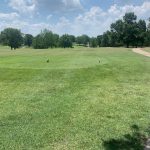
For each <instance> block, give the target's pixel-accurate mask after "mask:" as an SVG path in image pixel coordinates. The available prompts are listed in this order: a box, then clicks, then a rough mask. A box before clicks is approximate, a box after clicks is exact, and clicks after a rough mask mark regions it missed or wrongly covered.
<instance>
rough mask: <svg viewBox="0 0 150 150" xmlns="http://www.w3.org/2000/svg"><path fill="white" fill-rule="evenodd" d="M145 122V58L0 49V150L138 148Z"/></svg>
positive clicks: (149, 116)
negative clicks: (139, 133)
mask: <svg viewBox="0 0 150 150" xmlns="http://www.w3.org/2000/svg"><path fill="white" fill-rule="evenodd" d="M47 59H49V60H50V62H49V63H46V60H47ZM99 61H100V63H99ZM149 125H150V58H148V57H144V56H141V55H138V54H135V53H133V52H132V51H131V50H130V49H125V48H97V49H92V48H74V49H49V50H33V49H25V48H22V49H19V50H16V51H11V50H10V49H9V48H7V47H0V149H6V150H9V149H14V150H19V149H20V150H22V149H26V150H30V149H36V150H51V149H52V150H53V149H54V150H104V149H106V150H113V149H114V150H122V149H123V148H126V149H124V150H130V148H135V149H136V150H140V149H141V147H140V146H142V145H140V142H139V140H140V139H139V138H138V136H139V135H138V134H137V132H141V133H142V134H143V135H148V134H149V133H148V130H147V129H148V128H149ZM135 130H136V131H135ZM127 134H128V136H127ZM112 139H114V140H112ZM128 140H129V141H131V142H128ZM117 142H119V143H120V144H118V143H117ZM119 148H120V149H119Z"/></svg>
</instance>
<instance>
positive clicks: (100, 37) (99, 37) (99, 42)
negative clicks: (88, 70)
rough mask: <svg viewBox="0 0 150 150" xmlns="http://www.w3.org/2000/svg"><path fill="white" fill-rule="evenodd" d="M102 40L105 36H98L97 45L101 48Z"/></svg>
mask: <svg viewBox="0 0 150 150" xmlns="http://www.w3.org/2000/svg"><path fill="white" fill-rule="evenodd" d="M102 38H103V35H98V36H97V45H98V46H99V47H101V46H102Z"/></svg>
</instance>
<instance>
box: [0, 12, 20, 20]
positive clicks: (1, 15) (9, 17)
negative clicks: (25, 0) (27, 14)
mask: <svg viewBox="0 0 150 150" xmlns="http://www.w3.org/2000/svg"><path fill="white" fill-rule="evenodd" d="M19 17H20V16H19V14H18V13H16V12H13V13H0V19H1V20H3V21H11V20H14V19H18V18H19Z"/></svg>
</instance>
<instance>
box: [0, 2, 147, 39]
mask: <svg viewBox="0 0 150 150" xmlns="http://www.w3.org/2000/svg"><path fill="white" fill-rule="evenodd" d="M130 11H134V12H135V13H136V15H137V16H138V18H143V19H146V20H147V19H148V18H149V17H150V0H1V2H0V31H1V30H3V29H4V28H6V27H14V28H18V29H21V31H22V32H24V33H31V34H33V35H36V34H38V33H40V31H41V30H42V29H44V28H47V29H49V30H52V31H53V32H55V33H58V34H60V35H62V34H65V33H68V34H74V35H81V34H88V35H89V36H97V35H99V34H102V33H103V32H104V31H106V30H108V29H109V26H110V24H111V23H112V22H114V21H115V20H117V19H120V18H122V16H123V15H124V14H125V13H126V12H130Z"/></svg>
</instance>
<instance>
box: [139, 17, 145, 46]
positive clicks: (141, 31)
mask: <svg viewBox="0 0 150 150" xmlns="http://www.w3.org/2000/svg"><path fill="white" fill-rule="evenodd" d="M137 34H138V35H137V45H140V46H143V45H144V42H145V36H146V22H145V20H141V19H140V20H139V21H138V23H137Z"/></svg>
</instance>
